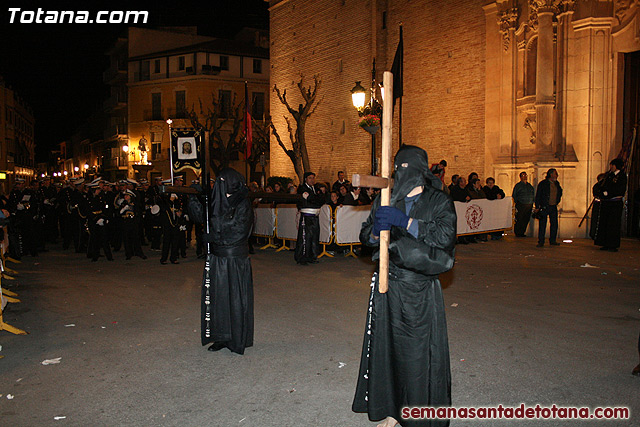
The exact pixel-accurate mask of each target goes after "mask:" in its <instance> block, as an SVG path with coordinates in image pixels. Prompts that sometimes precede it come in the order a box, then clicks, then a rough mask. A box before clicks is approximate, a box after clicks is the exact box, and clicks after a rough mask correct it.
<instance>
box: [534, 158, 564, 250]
mask: <svg viewBox="0 0 640 427" xmlns="http://www.w3.org/2000/svg"><path fill="white" fill-rule="evenodd" d="M561 199H562V187H561V186H560V183H559V182H558V171H557V170H555V169H554V168H551V169H549V170H548V171H547V176H546V178H545V179H543V180H542V181H540V183H539V184H538V189H537V191H536V209H535V211H536V212H541V216H540V219H539V221H540V223H539V224H538V244H537V245H536V246H537V247H539V248H541V247H543V246H544V235H545V233H546V232H547V217H549V224H550V225H549V244H550V245H552V246H558V245H560V243H558V242H557V241H556V238H557V237H558V204H559V203H560V200H561Z"/></svg>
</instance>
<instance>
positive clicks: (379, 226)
mask: <svg viewBox="0 0 640 427" xmlns="http://www.w3.org/2000/svg"><path fill="white" fill-rule="evenodd" d="M378 211H379V209H378ZM378 211H376V216H375V218H374V219H373V231H372V232H371V234H373V235H374V236H376V237H379V236H380V232H381V231H382V230H390V229H391V225H389V224H387V223H386V222H382V221H380V217H378Z"/></svg>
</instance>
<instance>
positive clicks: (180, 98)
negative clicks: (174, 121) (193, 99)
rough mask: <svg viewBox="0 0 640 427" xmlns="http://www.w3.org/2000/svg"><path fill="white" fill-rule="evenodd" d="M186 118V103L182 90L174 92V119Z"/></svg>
mask: <svg viewBox="0 0 640 427" xmlns="http://www.w3.org/2000/svg"><path fill="white" fill-rule="evenodd" d="M186 117H187V101H186V97H185V93H184V91H183V90H177V91H176V118H178V119H185V118H186Z"/></svg>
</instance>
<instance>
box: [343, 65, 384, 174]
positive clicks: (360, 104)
mask: <svg viewBox="0 0 640 427" xmlns="http://www.w3.org/2000/svg"><path fill="white" fill-rule="evenodd" d="M369 91H370V99H369V103H368V104H366V105H365V101H366V90H365V88H363V87H362V85H361V84H360V82H359V81H357V82H356V85H355V86H354V87H353V89H351V99H352V102H353V106H354V107H355V108H356V110H358V116H360V117H362V119H361V120H360V123H359V126H360V127H361V128H362V129H364V130H366V131H367V132H369V134H370V135H371V175H375V174H376V172H377V167H376V163H377V162H376V133H378V131H379V130H380V120H381V118H382V105H380V103H379V102H378V100H377V99H376V60H375V59H374V60H373V69H372V70H371V88H370V89H369Z"/></svg>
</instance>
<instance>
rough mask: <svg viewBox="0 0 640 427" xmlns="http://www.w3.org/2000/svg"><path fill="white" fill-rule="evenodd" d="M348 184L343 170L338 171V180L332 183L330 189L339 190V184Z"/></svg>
mask: <svg viewBox="0 0 640 427" xmlns="http://www.w3.org/2000/svg"><path fill="white" fill-rule="evenodd" d="M349 184H350V182H349V181H348V180H347V179H346V178H345V176H344V172H343V171H338V180H337V181H336V182H334V183H333V185H332V186H331V191H336V192H338V191H340V186H341V185H346V186H348V185H349Z"/></svg>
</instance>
